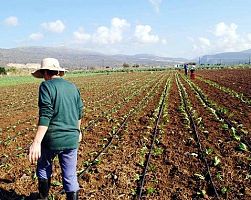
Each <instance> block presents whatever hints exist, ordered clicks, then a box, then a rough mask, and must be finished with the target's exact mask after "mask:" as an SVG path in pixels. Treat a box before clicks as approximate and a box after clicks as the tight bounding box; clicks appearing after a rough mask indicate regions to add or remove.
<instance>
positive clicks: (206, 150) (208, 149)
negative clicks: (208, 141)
mask: <svg viewBox="0 0 251 200" xmlns="http://www.w3.org/2000/svg"><path fill="white" fill-rule="evenodd" d="M213 151H214V150H213V149H212V148H207V149H205V154H206V155H210V154H211V153H213Z"/></svg>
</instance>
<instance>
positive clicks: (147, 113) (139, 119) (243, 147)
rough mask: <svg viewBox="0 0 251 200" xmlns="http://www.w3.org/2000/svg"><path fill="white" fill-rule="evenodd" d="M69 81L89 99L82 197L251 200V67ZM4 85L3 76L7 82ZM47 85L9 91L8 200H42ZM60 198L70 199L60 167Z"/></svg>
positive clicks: (2, 187)
mask: <svg viewBox="0 0 251 200" xmlns="http://www.w3.org/2000/svg"><path fill="white" fill-rule="evenodd" d="M196 73H197V74H196V75H198V76H197V77H196V79H195V80H190V78H189V77H185V76H184V75H183V71H160V72H133V73H111V74H97V75H94V76H83V77H81V76H79V77H71V78H69V79H70V80H71V81H72V82H74V83H75V84H76V85H77V86H78V87H79V88H80V91H81V95H82V97H83V100H84V103H85V110H84V111H85V116H84V119H83V123H82V132H83V133H84V136H83V141H82V142H81V143H80V147H79V157H78V158H79V160H78V170H79V171H78V176H79V183H80V186H81V189H80V199H83V200H84V199H95V200H97V199H109V200H115V199H116V200H117V199H167V200H186V199H229V200H242V199H243V200H250V199H251V154H250V151H251V138H250V131H251V84H250V81H251V69H231V70H230V69H224V70H203V71H197V72H196ZM0 81H1V79H0ZM38 87H39V82H34V83H26V84H19V85H11V86H7V85H6V86H2V87H0V94H1V95H0V128H1V129H0V135H1V139H0V140H1V141H0V199H26V198H27V199H32V198H33V196H34V193H35V192H36V191H37V178H36V175H35V165H31V164H30V163H29V161H28V159H27V149H28V147H29V145H30V144H31V142H32V139H33V137H34V135H35V133H36V124H37V120H38V107H37V98H38ZM54 163H55V167H54V169H53V170H54V173H53V177H52V186H51V190H50V194H51V198H52V199H53V198H54V199H63V198H64V195H62V192H63V191H62V184H61V177H60V167H59V164H58V160H57V159H55V160H54Z"/></svg>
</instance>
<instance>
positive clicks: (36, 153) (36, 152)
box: [29, 141, 41, 164]
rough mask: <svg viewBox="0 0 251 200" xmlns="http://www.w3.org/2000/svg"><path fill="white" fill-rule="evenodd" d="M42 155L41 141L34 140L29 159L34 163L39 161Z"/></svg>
mask: <svg viewBox="0 0 251 200" xmlns="http://www.w3.org/2000/svg"><path fill="white" fill-rule="evenodd" d="M40 156H41V143H40V142H37V141H33V143H32V145H31V146H30V153H29V161H30V162H31V163H33V164H34V163H36V162H37V160H38V159H39V158H40Z"/></svg>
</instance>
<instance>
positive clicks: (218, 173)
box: [216, 172, 223, 181]
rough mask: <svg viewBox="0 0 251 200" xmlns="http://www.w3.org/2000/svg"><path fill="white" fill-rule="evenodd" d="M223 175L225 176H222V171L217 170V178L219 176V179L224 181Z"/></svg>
mask: <svg viewBox="0 0 251 200" xmlns="http://www.w3.org/2000/svg"><path fill="white" fill-rule="evenodd" d="M222 177H223V176H222V174H221V172H217V174H216V178H217V179H218V180H220V181H222V180H223V178H222Z"/></svg>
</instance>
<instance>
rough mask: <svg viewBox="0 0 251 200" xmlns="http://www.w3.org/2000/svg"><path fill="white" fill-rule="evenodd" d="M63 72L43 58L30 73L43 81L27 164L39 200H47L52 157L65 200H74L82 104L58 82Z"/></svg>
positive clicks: (73, 90) (64, 83)
mask: <svg viewBox="0 0 251 200" xmlns="http://www.w3.org/2000/svg"><path fill="white" fill-rule="evenodd" d="M65 71H66V70H65V69H63V68H61V67H60V65H59V62H58V60H57V59H54V58H45V59H43V60H42V62H41V67H40V69H38V70H36V71H35V72H33V73H32V75H33V76H34V77H36V78H44V80H45V81H43V82H42V83H41V85H40V88H39V100H38V105H39V122H38V129H37V133H36V136H35V138H34V140H33V143H32V144H31V146H30V151H29V160H30V162H32V163H35V162H37V176H38V189H39V199H48V194H49V189H50V180H51V174H52V161H53V159H54V158H55V157H56V156H58V158H59V163H60V166H61V171H62V179H63V188H64V190H65V192H66V196H67V200H75V199H78V190H79V184H78V181H77V173H76V167H77V149H78V142H80V141H81V139H82V134H81V131H80V124H81V118H82V109H83V103H82V100H81V97H80V93H79V90H78V89H77V88H76V86H75V85H74V84H72V83H70V82H68V81H66V80H64V79H63V78H61V76H63V75H64V73H65Z"/></svg>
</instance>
